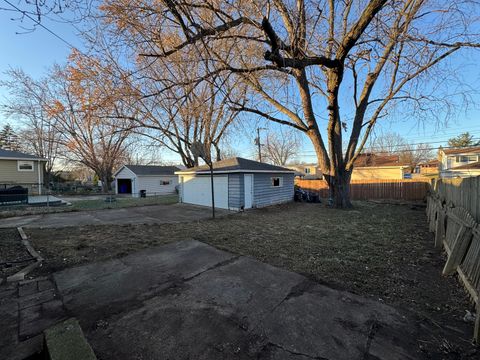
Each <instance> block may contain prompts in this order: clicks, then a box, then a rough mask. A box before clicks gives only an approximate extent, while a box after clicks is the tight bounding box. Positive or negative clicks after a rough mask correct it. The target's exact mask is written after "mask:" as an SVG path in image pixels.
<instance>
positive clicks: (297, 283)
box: [0, 240, 422, 360]
mask: <svg viewBox="0 0 480 360" xmlns="http://www.w3.org/2000/svg"><path fill="white" fill-rule="evenodd" d="M53 279H54V281H55V283H56V289H57V290H56V292H57V293H56V294H53V293H52V289H51V287H50V286H49V287H47V289H48V290H45V291H49V293H48V294H47V295H45V296H44V295H42V291H39V290H38V289H40V285H38V286H37V287H36V288H35V289H37V290H35V291H37V293H36V295H35V296H36V297H35V298H36V299H40V302H41V301H44V302H45V304H51V305H49V306H47V307H46V308H47V309H50V310H51V309H58V312H57V313H53V314H52V313H51V311H50V312H48V311H45V309H43V308H44V307H45V306H44V305H42V304H38V301H37V303H35V302H32V301H31V300H28V298H27V299H26V300H25V299H24V300H20V303H21V304H27V305H28V306H24V308H23V310H21V313H20V316H19V319H20V321H21V323H20V325H19V328H20V329H21V332H22V334H24V335H25V336H27V335H28V337H31V338H35V337H34V336H35V332H36V333H38V332H39V331H41V330H42V326H43V327H45V326H47V325H48V324H51V323H52V322H55V321H59V319H60V318H64V317H67V316H74V317H76V318H77V319H78V320H79V321H80V324H81V325H82V328H83V330H84V332H85V334H86V336H87V338H88V340H89V342H90V344H91V346H92V347H93V349H94V351H95V353H96V354H97V356H98V357H99V358H101V359H210V360H211V359H232V358H235V359H331V360H341V359H345V360H347V359H348V360H352V359H387V360H388V359H392V360H397V359H398V360H400V359H419V358H422V356H421V354H419V353H418V352H417V351H418V350H417V349H418V347H417V344H416V335H417V333H416V331H417V327H416V325H415V323H414V322H411V321H410V320H408V319H407V318H405V317H403V316H402V314H400V313H399V312H397V311H396V310H395V309H394V308H392V307H389V306H387V305H384V304H381V303H378V302H375V301H372V300H368V299H365V298H362V297H359V296H356V295H353V294H351V293H348V292H343V291H337V290H334V289H331V288H329V287H326V286H323V285H320V284H318V283H315V282H312V281H310V280H308V279H306V278H305V277H303V276H301V275H299V274H295V273H292V272H288V271H285V270H281V269H278V268H275V267H272V266H270V265H266V264H264V263H261V262H259V261H255V260H253V259H251V258H247V257H242V256H236V255H233V254H230V253H227V252H224V251H220V250H218V249H216V248H214V247H211V246H208V245H206V244H203V243H200V242H197V241H193V240H192V241H181V242H177V243H172V244H168V245H166V246H163V247H158V248H154V249H148V250H145V251H141V252H138V253H135V254H132V255H129V256H126V257H124V258H120V259H115V260H110V261H106V262H99V263H93V264H89V265H85V266H80V267H76V268H70V269H66V270H64V271H61V272H58V273H55V274H54V276H53ZM45 291H44V292H45ZM29 296H30V297H31V296H32V295H29ZM59 299H61V301H62V305H61V306H60V304H59V303H58V302H59ZM49 302H50V303H49ZM53 305H55V306H53ZM33 306H36V308H33ZM36 309H38V310H36ZM42 309H43V310H42ZM35 311H38V312H39V313H38V314H36V313H35ZM42 311H43V312H42ZM43 313H45V314H46V315H42V314H43ZM47 315H48V316H49V318H48V319H47V320H45V319H44V318H42V317H44V316H47ZM22 321H24V323H22ZM0 355H1V354H0ZM0 357H1V356H0Z"/></svg>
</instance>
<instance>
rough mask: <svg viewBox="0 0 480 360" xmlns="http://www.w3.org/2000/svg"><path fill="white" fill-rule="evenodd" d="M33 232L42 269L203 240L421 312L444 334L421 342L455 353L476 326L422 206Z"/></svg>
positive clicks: (309, 207)
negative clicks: (443, 273) (466, 316)
mask: <svg viewBox="0 0 480 360" xmlns="http://www.w3.org/2000/svg"><path fill="white" fill-rule="evenodd" d="M27 233H28V235H29V236H30V237H31V240H32V243H33V245H34V247H35V248H36V249H38V250H39V251H40V252H41V254H42V255H43V257H45V259H46V261H45V264H44V266H43V267H42V268H41V269H40V270H39V271H40V272H41V273H49V272H51V271H55V270H59V269H62V268H65V267H69V266H74V265H78V264H82V263H87V262H92V261H97V260H102V259H108V258H112V257H118V256H123V255H126V254H128V253H130V252H133V251H136V250H139V249H142V248H146V247H151V246H155V245H159V244H164V243H168V242H172V241H178V240H185V239H196V240H199V241H203V242H205V243H208V244H211V245H213V246H216V247H218V248H220V249H224V250H227V251H230V252H233V253H237V254H241V255H247V256H251V257H254V258H256V259H258V260H260V261H264V262H266V263H269V264H272V265H274V266H278V267H281V268H285V269H288V270H291V271H295V272H298V273H302V274H304V275H306V276H308V277H310V278H313V279H315V280H316V281H319V282H321V283H324V284H327V285H328V286H331V287H334V288H338V289H344V290H348V291H350V292H354V293H357V294H360V295H363V296H367V297H371V298H374V299H376V300H378V301H381V302H385V303H388V304H391V305H393V306H395V307H397V308H400V309H403V310H404V311H406V312H407V313H410V314H414V316H416V317H417V319H418V322H419V326H424V327H425V329H426V331H432V328H433V329H434V330H435V329H436V330H435V331H438V332H439V333H435V331H433V332H432V333H433V334H434V335H432V336H433V337H434V340H432V343H431V344H423V345H421V346H425V348H429V349H430V348H431V347H435V349H436V350H435V351H437V352H439V353H440V354H447V355H448V356H447V357H445V358H448V359H450V358H456V357H451V354H454V355H455V354H458V353H459V352H461V351H462V349H463V348H465V347H467V348H468V347H469V346H470V345H469V340H470V336H471V332H472V328H473V325H472V324H470V323H468V324H467V323H464V322H463V320H462V319H463V316H464V314H465V311H466V310H471V305H470V303H469V301H468V298H467V296H466V293H465V291H464V290H463V289H462V288H461V287H460V285H459V283H458V282H457V279H456V278H454V277H442V276H441V270H442V267H443V264H444V261H445V260H444V258H443V255H442V254H441V252H440V251H439V250H438V249H434V247H433V238H432V235H431V234H430V233H429V232H428V229H427V221H426V216H425V209H424V208H422V207H412V206H405V205H388V204H377V203H371V202H356V203H355V208H354V209H352V210H337V209H330V208H326V207H325V206H324V205H322V204H298V203H293V204H287V205H281V206H274V207H270V208H265V209H260V210H254V211H249V212H245V213H240V214H233V215H228V216H226V217H223V218H220V219H217V220H204V221H198V222H191V223H182V224H163V225H149V226H146V225H130V226H116V227H112V226H90V227H85V228H68V229H54V230H52V229H28V231H27ZM427 329H428V330H427ZM452 339H453V340H452ZM437 340H438V341H437ZM430 350H431V349H430ZM430 350H429V351H430ZM442 358H443V357H442Z"/></svg>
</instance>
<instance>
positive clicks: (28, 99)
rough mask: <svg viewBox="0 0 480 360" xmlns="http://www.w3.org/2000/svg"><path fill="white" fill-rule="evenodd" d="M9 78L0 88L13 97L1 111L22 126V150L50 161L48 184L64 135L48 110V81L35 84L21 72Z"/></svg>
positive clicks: (11, 73)
mask: <svg viewBox="0 0 480 360" xmlns="http://www.w3.org/2000/svg"><path fill="white" fill-rule="evenodd" d="M6 74H7V76H8V78H9V80H7V81H3V82H0V86H2V87H4V88H6V89H7V91H8V92H9V94H10V97H9V101H8V102H7V103H6V104H4V105H2V108H1V111H2V112H3V113H4V114H5V115H7V116H9V117H12V118H14V119H16V120H17V121H18V122H19V123H20V124H21V126H22V128H21V129H20V131H19V138H20V140H21V143H22V147H23V150H24V151H26V152H29V153H32V154H35V155H37V156H39V157H41V158H44V159H46V160H47V162H46V165H45V173H46V180H47V182H49V180H50V178H51V175H52V172H53V168H54V166H55V162H56V160H57V158H58V156H59V155H60V152H61V145H60V138H61V134H60V132H58V131H57V129H56V121H55V119H52V118H50V117H49V116H48V115H47V111H46V109H45V104H46V103H47V101H48V96H49V94H48V85H47V83H46V79H43V80H39V81H35V80H34V79H32V78H31V77H30V76H28V75H27V74H25V73H24V72H23V71H22V70H18V69H11V70H9V71H8V72H7V73H6Z"/></svg>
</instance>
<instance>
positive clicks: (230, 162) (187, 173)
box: [175, 157, 295, 210]
mask: <svg viewBox="0 0 480 360" xmlns="http://www.w3.org/2000/svg"><path fill="white" fill-rule="evenodd" d="M175 174H177V175H178V177H179V184H180V186H179V189H180V202H183V203H188V204H195V205H202V206H212V193H211V182H210V168H209V167H208V166H207V165H203V166H198V167H194V168H190V169H185V170H181V171H177V172H176V173H175ZM213 174H214V195H215V207H217V208H220V209H230V210H241V209H249V208H258V207H264V206H269V205H274V204H280V203H285V202H289V201H292V200H293V196H294V177H295V171H294V170H291V169H287V168H284V167H280V166H275V165H270V164H265V163H261V162H258V161H253V160H247V159H243V158H239V157H235V158H231V159H226V160H222V161H219V162H216V163H214V164H213Z"/></svg>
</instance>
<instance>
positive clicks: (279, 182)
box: [272, 177, 283, 187]
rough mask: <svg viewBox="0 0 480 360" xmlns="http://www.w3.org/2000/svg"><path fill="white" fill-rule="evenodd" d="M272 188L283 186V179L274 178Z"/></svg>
mask: <svg viewBox="0 0 480 360" xmlns="http://www.w3.org/2000/svg"><path fill="white" fill-rule="evenodd" d="M272 186H273V187H280V186H283V178H281V177H272Z"/></svg>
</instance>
